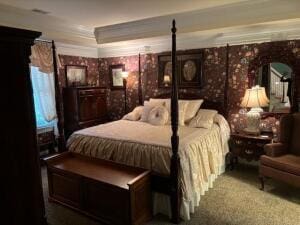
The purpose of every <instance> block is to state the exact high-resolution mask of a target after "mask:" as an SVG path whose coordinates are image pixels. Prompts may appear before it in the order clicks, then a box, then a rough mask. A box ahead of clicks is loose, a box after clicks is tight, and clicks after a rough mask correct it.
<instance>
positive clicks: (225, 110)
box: [223, 44, 229, 119]
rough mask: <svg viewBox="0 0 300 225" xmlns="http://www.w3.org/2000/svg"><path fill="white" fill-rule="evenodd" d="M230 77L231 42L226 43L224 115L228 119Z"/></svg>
mask: <svg viewBox="0 0 300 225" xmlns="http://www.w3.org/2000/svg"><path fill="white" fill-rule="evenodd" d="M228 77H229V44H227V45H226V79H225V86H224V101H223V107H224V116H225V118H226V119H228V116H229V115H228Z"/></svg>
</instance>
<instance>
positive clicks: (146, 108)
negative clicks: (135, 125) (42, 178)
mask: <svg viewBox="0 0 300 225" xmlns="http://www.w3.org/2000/svg"><path fill="white" fill-rule="evenodd" d="M155 106H163V103H162V102H150V101H144V107H143V111H142V115H141V119H140V121H142V122H147V121H148V116H149V113H150V111H151V109H153V108H154V107H155Z"/></svg>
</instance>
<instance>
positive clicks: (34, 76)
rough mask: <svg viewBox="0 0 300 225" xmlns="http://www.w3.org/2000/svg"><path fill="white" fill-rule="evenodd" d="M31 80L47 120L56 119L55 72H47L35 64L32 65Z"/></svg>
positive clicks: (38, 102)
mask: <svg viewBox="0 0 300 225" xmlns="http://www.w3.org/2000/svg"><path fill="white" fill-rule="evenodd" d="M31 82H32V87H33V90H34V94H35V95H36V100H37V104H38V105H39V106H40V111H41V113H42V115H43V117H44V119H45V120H46V121H47V122H50V121H52V120H54V119H56V108H55V107H56V105H55V87H54V76H53V73H50V74H45V73H43V72H41V71H40V70H39V68H37V67H35V66H31Z"/></svg>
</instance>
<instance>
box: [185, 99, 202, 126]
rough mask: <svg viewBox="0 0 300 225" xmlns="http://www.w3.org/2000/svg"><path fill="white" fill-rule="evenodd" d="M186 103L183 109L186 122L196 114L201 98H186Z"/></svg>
mask: <svg viewBox="0 0 300 225" xmlns="http://www.w3.org/2000/svg"><path fill="white" fill-rule="evenodd" d="M187 102H188V105H187V108H186V111H185V115H184V122H185V123H188V122H190V121H191V120H192V119H193V118H194V117H195V116H196V114H197V112H198V110H199V109H200V107H201V105H202V103H203V99H197V100H188V101H187Z"/></svg>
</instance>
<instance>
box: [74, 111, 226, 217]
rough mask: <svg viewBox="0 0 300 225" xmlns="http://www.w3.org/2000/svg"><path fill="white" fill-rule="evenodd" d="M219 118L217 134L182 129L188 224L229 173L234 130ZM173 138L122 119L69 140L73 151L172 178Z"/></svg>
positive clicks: (160, 130)
mask: <svg viewBox="0 0 300 225" xmlns="http://www.w3.org/2000/svg"><path fill="white" fill-rule="evenodd" d="M219 117H220V118H219V120H217V122H218V124H217V123H215V124H214V125H213V127H212V128H211V129H204V128H191V127H188V126H181V127H179V156H180V160H181V161H180V162H181V173H180V174H181V178H180V182H181V191H182V194H183V195H182V207H181V216H182V218H183V219H189V218H190V213H192V212H194V207H195V206H198V205H199V201H200V195H203V194H204V192H205V191H206V190H208V188H209V187H212V182H213V181H214V179H215V178H216V177H217V176H218V175H219V174H221V172H222V170H223V169H224V168H223V167H224V157H225V155H226V153H227V152H228V144H227V141H228V137H229V132H230V130H229V126H228V124H227V122H226V120H225V119H224V118H222V117H221V116H219ZM171 134H172V132H171V127H170V126H153V125H151V124H148V123H144V122H136V121H127V120H119V121H115V122H111V123H107V124H102V125H99V126H95V127H90V128H87V129H83V130H79V131H77V132H75V133H74V134H73V135H72V136H71V137H70V138H69V140H68V149H69V150H70V151H74V152H77V153H80V154H85V155H89V156H93V157H97V158H103V159H109V160H114V161H116V162H120V163H125V164H128V165H133V166H140V167H144V168H147V169H151V170H153V171H156V172H158V173H161V174H169V173H170V158H171V155H172V151H171V141H170V137H171ZM154 204H155V203H154ZM155 205H157V204H155ZM158 205H160V204H158ZM155 209H157V210H158V211H161V210H159V209H158V207H155Z"/></svg>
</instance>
